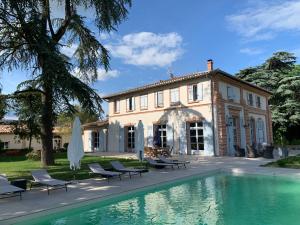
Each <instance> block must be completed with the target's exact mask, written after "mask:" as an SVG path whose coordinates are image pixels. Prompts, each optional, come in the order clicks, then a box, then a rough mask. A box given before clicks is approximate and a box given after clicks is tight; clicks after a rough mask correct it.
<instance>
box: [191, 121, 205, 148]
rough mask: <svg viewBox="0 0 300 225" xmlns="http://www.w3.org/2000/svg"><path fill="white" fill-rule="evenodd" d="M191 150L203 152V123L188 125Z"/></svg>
mask: <svg viewBox="0 0 300 225" xmlns="http://www.w3.org/2000/svg"><path fill="white" fill-rule="evenodd" d="M190 143H191V150H202V151H203V150H204V137H203V122H202V121H200V122H195V123H190Z"/></svg>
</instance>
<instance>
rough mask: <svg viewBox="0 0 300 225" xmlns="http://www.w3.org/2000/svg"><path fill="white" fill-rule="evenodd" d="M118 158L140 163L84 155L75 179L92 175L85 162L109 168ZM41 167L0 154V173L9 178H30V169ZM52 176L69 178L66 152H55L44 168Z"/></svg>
mask: <svg viewBox="0 0 300 225" xmlns="http://www.w3.org/2000/svg"><path fill="white" fill-rule="evenodd" d="M112 160H119V161H121V162H122V163H123V164H124V165H125V166H129V167H139V166H141V165H142V164H141V163H140V162H139V161H138V160H134V159H121V158H118V159H116V158H109V157H100V156H84V158H83V159H82V161H81V169H80V170H78V171H76V175H75V177H76V179H77V180H82V179H87V178H90V177H92V176H90V175H89V169H88V166H87V164H88V163H93V162H98V163H100V164H101V165H102V166H103V167H104V168H107V169H109V168H111V166H110V163H109V162H110V161H112ZM40 168H42V166H41V163H40V161H33V160H27V159H26V157H25V156H10V157H8V156H0V174H6V175H7V176H8V178H9V180H14V179H19V178H26V179H31V176H30V171H31V170H35V169H40ZM46 169H47V170H48V172H49V173H50V175H51V176H53V178H57V179H63V180H71V179H73V171H72V170H70V167H69V161H68V159H67V154H66V153H56V154H55V165H54V166H49V167H47V168H46Z"/></svg>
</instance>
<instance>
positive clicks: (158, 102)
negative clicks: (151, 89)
mask: <svg viewBox="0 0 300 225" xmlns="http://www.w3.org/2000/svg"><path fill="white" fill-rule="evenodd" d="M155 106H156V107H163V106H164V93H163V91H158V92H156V93H155Z"/></svg>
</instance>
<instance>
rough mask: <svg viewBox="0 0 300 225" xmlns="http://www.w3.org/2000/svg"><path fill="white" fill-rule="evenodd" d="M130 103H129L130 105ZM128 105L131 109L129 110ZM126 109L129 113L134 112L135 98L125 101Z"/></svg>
mask: <svg viewBox="0 0 300 225" xmlns="http://www.w3.org/2000/svg"><path fill="white" fill-rule="evenodd" d="M130 101H131V104H130ZM130 105H131V108H130ZM126 109H127V112H131V111H134V110H135V97H133V96H132V97H129V98H127V99H126Z"/></svg>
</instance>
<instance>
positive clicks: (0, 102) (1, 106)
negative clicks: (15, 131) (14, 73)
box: [0, 84, 7, 120]
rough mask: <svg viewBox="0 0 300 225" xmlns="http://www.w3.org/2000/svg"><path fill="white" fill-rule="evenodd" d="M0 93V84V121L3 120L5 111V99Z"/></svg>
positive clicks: (0, 88) (0, 89) (0, 90)
mask: <svg viewBox="0 0 300 225" xmlns="http://www.w3.org/2000/svg"><path fill="white" fill-rule="evenodd" d="M1 92H2V87H1V84H0V120H1V119H3V117H4V115H5V114H6V110H7V104H6V98H5V96H4V95H2V94H1Z"/></svg>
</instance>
